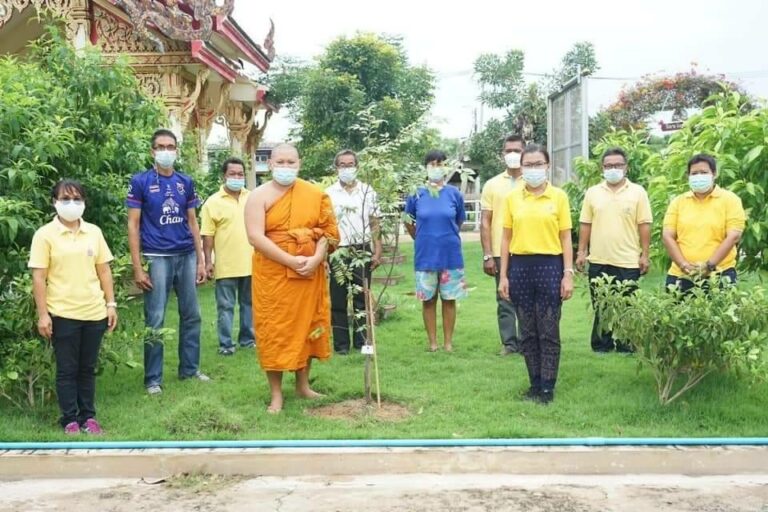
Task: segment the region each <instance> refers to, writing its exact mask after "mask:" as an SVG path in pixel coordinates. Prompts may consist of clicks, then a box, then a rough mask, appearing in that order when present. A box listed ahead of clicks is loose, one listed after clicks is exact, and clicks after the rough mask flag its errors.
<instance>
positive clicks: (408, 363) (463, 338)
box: [0, 242, 768, 441]
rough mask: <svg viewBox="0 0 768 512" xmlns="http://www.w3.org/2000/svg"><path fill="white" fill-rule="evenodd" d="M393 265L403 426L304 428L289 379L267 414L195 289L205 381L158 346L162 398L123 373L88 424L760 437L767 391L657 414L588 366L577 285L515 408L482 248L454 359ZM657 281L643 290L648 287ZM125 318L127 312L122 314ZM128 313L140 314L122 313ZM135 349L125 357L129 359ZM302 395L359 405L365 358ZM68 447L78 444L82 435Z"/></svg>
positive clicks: (34, 421) (122, 428)
mask: <svg viewBox="0 0 768 512" xmlns="http://www.w3.org/2000/svg"><path fill="white" fill-rule="evenodd" d="M403 251H404V252H405V253H406V254H407V255H408V259H407V260H406V263H405V264H403V265H402V266H401V270H402V274H404V275H405V280H404V282H402V283H401V284H399V285H398V286H396V287H393V288H391V292H390V294H391V296H392V297H394V298H395V300H396V301H397V303H398V309H397V313H396V314H395V316H394V317H393V318H391V319H390V320H387V321H386V322H384V323H383V324H382V325H381V326H380V327H379V329H378V331H377V338H378V342H379V364H380V371H381V384H382V389H383V395H384V397H385V398H387V399H390V400H394V401H397V402H400V403H402V404H404V405H407V406H408V407H409V409H410V410H411V411H412V412H413V416H412V417H411V418H410V419H408V420H406V421H403V422H399V423H387V422H382V421H378V420H374V419H371V418H366V419H363V420H360V421H357V422H354V423H350V422H345V421H339V420H328V419H319V418H315V417H311V416H309V415H308V414H306V413H305V410H306V409H307V407H310V406H311V405H314V404H310V403H308V402H306V401H301V400H298V399H295V398H294V397H293V394H292V386H293V377H292V376H291V377H289V378H287V379H286V381H285V383H284V389H285V391H286V403H285V410H284V411H283V413H282V414H280V415H278V416H272V415H268V414H266V412H265V408H266V404H267V402H268V398H269V393H268V390H267V384H266V379H265V377H264V374H263V373H262V372H261V370H260V368H259V365H258V362H257V360H256V357H255V354H254V353H253V352H252V351H251V352H248V351H245V350H241V351H239V352H238V353H237V354H236V355H235V356H234V357H231V358H223V357H220V356H218V355H217V354H216V349H217V341H216V335H215V310H216V308H215V304H214V298H213V287H212V286H210V285H207V286H205V287H203V288H202V289H201V290H200V297H201V304H202V310H203V355H202V370H203V371H205V372H206V373H208V374H209V375H210V376H211V377H212V378H213V379H214V382H211V383H207V384H206V383H201V382H187V381H185V382H179V381H178V380H177V379H176V378H175V375H176V362H177V360H176V342H175V340H173V341H172V342H171V343H169V344H168V346H167V348H166V361H165V363H166V366H165V392H164V393H163V395H162V396H159V397H149V396H147V395H146V394H145V393H144V390H143V386H142V371H141V369H140V368H139V369H136V370H129V369H121V370H120V371H118V372H117V373H116V374H113V373H111V372H108V373H106V374H105V375H103V376H101V377H100V378H99V381H98V397H97V407H98V410H99V419H100V420H101V422H102V424H103V426H104V427H105V429H106V430H107V432H108V434H107V436H105V439H112V440H163V439H235V438H239V439H344V438H349V439H364V438H459V439H460V438H506V437H591V436H601V437H602V436H605V437H618V436H623V437H635V436H639V437H644V436H680V437H683V436H695V437H698V436H761V435H765V434H766V428H765V417H766V416H765V397H766V396H768V385H766V384H761V385H756V386H752V387H750V386H749V385H748V384H746V383H742V382H740V381H738V380H737V379H736V378H735V377H734V376H732V375H716V376H711V377H709V378H708V379H706V380H705V381H704V382H703V383H702V384H701V385H700V386H699V387H698V388H696V389H694V390H693V391H692V392H690V393H689V394H688V395H686V396H685V397H683V398H682V399H681V400H680V401H679V402H676V403H674V404H672V405H671V406H669V407H666V408H662V407H661V406H659V404H658V401H657V398H656V395H655V389H654V385H653V379H652V377H651V375H650V374H649V373H648V372H646V371H640V372H639V373H638V371H637V365H636V361H635V360H634V359H633V358H632V357H626V356H621V355H615V354H611V355H608V356H597V355H594V354H592V353H591V351H590V349H589V331H590V328H591V310H590V309H589V306H588V295H587V294H586V281H585V280H584V279H583V278H582V279H579V280H578V281H577V284H576V286H577V291H576V296H575V298H574V299H573V300H571V301H569V302H568V303H566V306H565V310H564V316H563V322H562V326H561V330H562V343H563V353H562V354H563V355H562V362H561V370H560V378H559V381H558V386H557V392H556V397H555V402H554V403H553V404H551V405H550V406H548V407H544V406H541V405H537V404H533V403H529V402H524V401H522V400H520V398H519V395H520V393H521V392H522V391H524V390H525V389H526V388H527V378H526V372H525V365H524V363H523V360H522V358H520V357H517V356H511V357H504V358H502V357H499V356H497V353H498V351H499V340H498V334H497V328H496V320H495V301H494V293H493V288H494V286H493V280H492V279H491V278H489V277H486V276H485V275H484V274H482V272H481V270H480V263H479V262H480V253H481V251H480V246H479V244H478V243H476V242H475V243H468V244H466V245H465V249H464V254H465V258H466V261H467V263H468V264H467V279H468V284H469V287H470V289H471V293H470V296H469V297H468V298H467V299H466V300H464V301H463V302H461V303H460V306H459V313H458V322H457V330H456V335H455V340H454V347H455V352H454V353H452V354H447V353H444V352H439V353H435V354H432V353H428V352H427V351H426V341H425V336H424V330H423V327H422V323H421V314H420V305H419V303H418V302H417V301H416V300H415V298H414V297H413V294H412V287H413V276H412V266H411V264H412V262H411V251H412V247H411V246H410V245H406V246H404V247H403ZM660 283H661V274H660V273H659V274H656V275H655V276H654V277H651V278H648V279H646V280H645V283H644V286H660ZM175 308H176V305H175V303H172V304H170V305H169V318H170V319H171V321H170V322H169V323H168V327H174V328H175V326H176V313H175ZM122 314H123V315H127V314H129V313H128V312H125V311H123V313H122ZM132 314H140V313H139V309H138V308H134V311H133V313H132ZM138 348H139V347H137V353H138ZM313 375H314V385H315V387H316V389H317V390H318V391H321V392H323V393H326V394H327V398H326V399H323V401H322V402H321V403H330V402H335V401H340V400H343V399H346V398H352V397H359V396H361V395H362V388H363V378H362V375H363V357H362V356H360V355H352V356H348V357H333V358H331V360H330V361H329V362H326V363H316V364H315V367H314V368H313ZM56 417H57V411H56V407H55V404H51V405H50V406H49V407H47V408H46V409H45V410H44V411H39V412H23V413H22V412H19V411H16V410H11V409H9V408H8V407H7V406H4V407H3V411H2V415H0V440H3V441H31V440H35V441H47V440H61V439H64V436H63V435H62V434H61V433H60V432H59V429H58V428H57V426H56V423H55V421H56ZM79 439H86V438H84V437H80V438H79Z"/></svg>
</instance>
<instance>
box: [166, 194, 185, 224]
mask: <svg viewBox="0 0 768 512" xmlns="http://www.w3.org/2000/svg"><path fill="white" fill-rule="evenodd" d="M180 211H181V208H179V203H177V202H176V201H174V200H173V198H172V197H169V198H167V199H166V200H165V201H163V214H162V215H161V216H160V225H161V226H166V225H168V224H181V223H182V222H184V217H182V216H180V215H179V212H180Z"/></svg>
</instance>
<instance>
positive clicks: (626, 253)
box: [576, 148, 653, 352]
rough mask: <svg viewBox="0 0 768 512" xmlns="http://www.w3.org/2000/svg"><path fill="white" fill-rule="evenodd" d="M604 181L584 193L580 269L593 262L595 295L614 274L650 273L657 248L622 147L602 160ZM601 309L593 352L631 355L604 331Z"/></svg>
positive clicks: (643, 196) (624, 277) (620, 277)
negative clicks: (653, 248) (605, 278)
mask: <svg viewBox="0 0 768 512" xmlns="http://www.w3.org/2000/svg"><path fill="white" fill-rule="evenodd" d="M602 166H603V178H604V181H602V182H601V183H599V184H598V185H595V186H594V187H590V188H589V190H587V192H586V194H585V195H584V202H583V204H582V207H581V217H580V219H579V220H580V224H581V226H580V228H579V250H578V252H577V253H576V266H577V268H579V269H580V270H582V269H583V268H584V265H585V264H586V262H587V261H589V280H590V292H592V294H593V296H594V286H593V285H592V280H593V279H595V278H597V277H600V276H611V277H613V278H614V279H615V280H616V281H618V282H624V281H634V282H637V281H638V280H639V279H640V276H641V275H642V274H645V273H646V272H648V267H649V259H648V256H649V251H650V245H651V222H652V221H653V218H652V215H651V205H650V202H649V201H648V194H647V193H646V191H645V189H644V188H643V187H641V186H640V185H637V184H636V183H632V182H630V181H629V180H628V179H627V155H626V153H625V152H624V150H622V149H621V148H611V149H608V150H607V151H606V152H605V153H604V154H603V158H602ZM599 322H600V319H599V315H598V311H597V308H595V318H594V322H593V324H592V339H591V344H592V350H593V351H595V352H610V351H612V350H614V349H615V350H616V351H617V352H631V351H632V349H631V347H629V346H627V345H626V344H624V343H622V342H621V341H619V340H615V339H614V338H613V334H612V333H611V332H610V331H606V332H600V329H599Z"/></svg>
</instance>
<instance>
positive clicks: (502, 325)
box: [494, 258, 520, 352]
mask: <svg viewBox="0 0 768 512" xmlns="http://www.w3.org/2000/svg"><path fill="white" fill-rule="evenodd" d="M494 260H496V318H497V319H498V323H499V336H501V344H502V345H503V346H505V347H506V348H507V349H508V350H510V351H513V352H517V351H519V350H520V348H519V347H518V344H517V340H518V336H517V315H516V314H515V306H513V305H512V302H510V301H508V300H505V299H502V298H501V295H499V280H500V279H501V276H500V275H499V269H500V268H501V258H494Z"/></svg>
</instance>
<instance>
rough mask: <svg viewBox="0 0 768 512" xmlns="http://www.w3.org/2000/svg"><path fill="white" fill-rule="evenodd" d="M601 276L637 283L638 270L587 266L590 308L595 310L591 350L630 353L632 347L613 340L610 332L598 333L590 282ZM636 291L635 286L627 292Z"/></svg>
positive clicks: (598, 322) (596, 313) (597, 316)
mask: <svg viewBox="0 0 768 512" xmlns="http://www.w3.org/2000/svg"><path fill="white" fill-rule="evenodd" d="M603 275H605V276H612V277H613V278H614V279H615V280H616V281H617V282H625V281H633V282H635V283H637V281H638V280H639V279H640V269H639V268H623V267H615V266H613V265H598V264H594V263H590V264H589V293H590V296H591V297H592V308H593V309H594V310H595V319H594V321H593V322H592V340H591V342H592V350H593V351H595V352H610V351H611V350H616V352H632V347H631V346H630V345H628V344H626V343H623V342H621V341H619V340H616V339H614V338H613V333H612V332H610V331H607V332H600V328H599V325H600V312H599V311H598V310H597V307H596V306H595V285H594V284H593V283H592V280H593V279H595V278H597V277H600V276H603ZM636 289H637V286H634V287H631V288H630V289H629V290H627V292H628V293H632V292H633V291H634V290H636Z"/></svg>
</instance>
